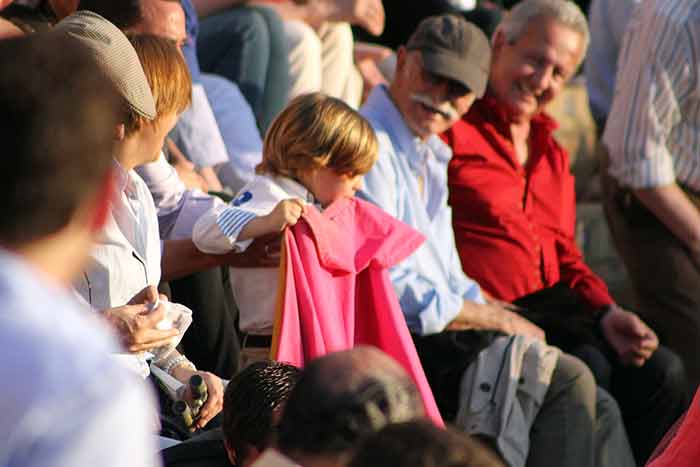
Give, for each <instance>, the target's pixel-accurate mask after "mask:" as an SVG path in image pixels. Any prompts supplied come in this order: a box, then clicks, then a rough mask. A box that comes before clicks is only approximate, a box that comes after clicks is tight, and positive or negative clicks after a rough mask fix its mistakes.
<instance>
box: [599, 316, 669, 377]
mask: <svg viewBox="0 0 700 467" xmlns="http://www.w3.org/2000/svg"><path fill="white" fill-rule="evenodd" d="M613 307H614V308H613V310H612V311H610V312H609V313H608V314H607V315H605V316H604V317H603V320H602V321H601V322H600V327H601V330H602V331H603V335H604V336H605V339H606V340H607V341H608V343H609V344H610V345H611V346H612V348H613V349H615V352H617V355H618V356H619V357H620V361H621V362H622V363H623V364H625V365H634V366H642V365H644V362H646V361H647V360H648V359H649V357H651V356H652V354H653V353H654V351H656V349H657V347H658V346H659V338H658V337H656V334H655V333H654V331H652V330H651V328H649V326H647V325H646V324H645V323H644V321H642V320H641V319H639V317H638V316H637V315H635V314H634V313H631V312H629V311H626V310H624V309H622V308H620V307H618V306H617V305H613Z"/></svg>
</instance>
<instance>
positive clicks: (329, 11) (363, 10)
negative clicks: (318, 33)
mask: <svg viewBox="0 0 700 467" xmlns="http://www.w3.org/2000/svg"><path fill="white" fill-rule="evenodd" d="M219 1H222V0H219ZM252 3H254V4H260V5H266V6H268V7H270V8H273V9H274V10H275V11H276V12H277V14H278V15H280V16H281V17H282V19H284V20H300V21H304V22H306V23H307V24H308V25H309V26H311V27H313V28H318V27H320V26H321V25H322V24H323V23H325V22H347V23H350V24H356V25H358V26H361V27H363V28H365V29H366V30H367V31H368V32H369V33H370V34H372V35H375V36H378V35H380V34H381V33H382V32H383V31H384V21H385V13H384V6H383V5H382V2H381V0H307V1H303V2H302V1H299V2H297V1H286V2H274V3H267V2H265V1H264V0H263V1H260V0H256V1H254V2H252Z"/></svg>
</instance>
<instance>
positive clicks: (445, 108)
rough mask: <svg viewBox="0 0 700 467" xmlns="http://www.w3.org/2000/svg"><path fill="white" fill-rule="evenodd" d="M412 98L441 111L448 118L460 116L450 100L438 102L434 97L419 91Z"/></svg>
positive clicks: (435, 110)
mask: <svg viewBox="0 0 700 467" xmlns="http://www.w3.org/2000/svg"><path fill="white" fill-rule="evenodd" d="M410 99H411V100H412V101H414V102H419V103H421V104H423V105H424V106H426V107H428V108H430V110H432V111H434V112H437V113H439V114H440V115H442V116H443V118H445V119H446V120H456V119H457V118H459V113H458V112H457V110H456V109H455V108H454V107H453V106H452V104H450V103H449V102H444V103H442V104H438V103H437V102H435V101H434V100H433V98H432V97H430V96H428V95H425V94H421V93H419V92H416V93H413V94H411V96H410Z"/></svg>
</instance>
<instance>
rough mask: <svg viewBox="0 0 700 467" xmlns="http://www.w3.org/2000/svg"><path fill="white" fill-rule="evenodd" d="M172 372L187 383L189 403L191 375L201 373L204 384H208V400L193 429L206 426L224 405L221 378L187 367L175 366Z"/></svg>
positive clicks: (182, 381)
mask: <svg viewBox="0 0 700 467" xmlns="http://www.w3.org/2000/svg"><path fill="white" fill-rule="evenodd" d="M172 374H173V377H174V378H175V379H177V380H178V381H180V382H181V383H183V384H184V385H185V387H186V389H185V400H186V401H187V403H188V404H190V403H191V402H192V395H191V394H190V387H189V381H190V377H191V376H193V375H200V376H201V377H202V379H203V380H204V384H206V385H207V402H206V403H205V404H204V405H203V406H202V408H201V409H200V410H199V415H198V417H197V421H196V422H195V424H194V426H193V427H192V430H193V431H194V430H195V429H201V428H204V427H205V426H206V425H207V423H209V421H210V420H211V419H212V418H214V417H215V416H216V414H218V413H219V412H221V410H222V409H223V407H224V385H223V384H222V383H221V379H220V378H219V377H218V376H216V375H214V374H212V373H209V372H207V371H192V370H190V369H189V368H186V367H175V368H174V369H173V371H172Z"/></svg>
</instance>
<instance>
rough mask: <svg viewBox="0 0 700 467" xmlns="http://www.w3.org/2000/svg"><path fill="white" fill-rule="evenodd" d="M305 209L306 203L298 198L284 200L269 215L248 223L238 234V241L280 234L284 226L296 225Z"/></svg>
mask: <svg viewBox="0 0 700 467" xmlns="http://www.w3.org/2000/svg"><path fill="white" fill-rule="evenodd" d="M305 208H306V203H304V201H302V200H300V199H298V198H292V199H284V200H282V201H280V202H279V203H277V206H275V208H274V209H273V210H272V212H270V214H267V215H265V216H260V217H256V218H255V219H252V220H251V221H250V222H248V223H247V224H246V225H245V227H243V229H242V230H241V232H240V233H239V234H238V240H239V241H243V240H248V239H251V238H257V237H260V236H262V235H266V234H269V233H276V232H280V231H282V230H284V228H285V227H286V226H288V225H294V224H296V223H297V221H298V220H299V218H300V217H301V215H302V214H303V213H304V209H305Z"/></svg>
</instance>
